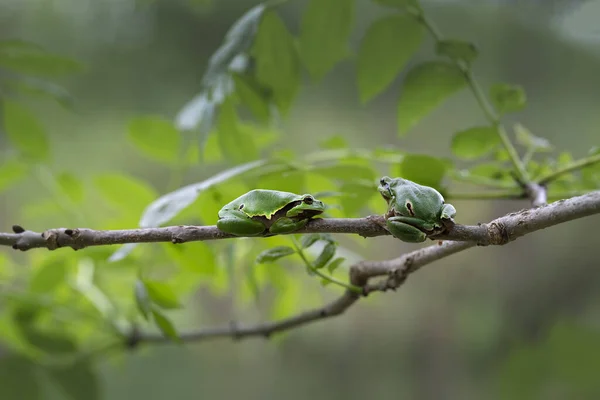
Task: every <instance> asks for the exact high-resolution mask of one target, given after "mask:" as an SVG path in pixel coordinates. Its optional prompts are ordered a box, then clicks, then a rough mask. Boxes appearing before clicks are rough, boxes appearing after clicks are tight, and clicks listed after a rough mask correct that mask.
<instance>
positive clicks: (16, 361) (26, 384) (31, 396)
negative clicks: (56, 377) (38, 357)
mask: <svg viewBox="0 0 600 400" xmlns="http://www.w3.org/2000/svg"><path fill="white" fill-rule="evenodd" d="M5 351H7V352H8V354H6V353H5V354H4V356H3V357H2V358H0V376H1V377H2V397H3V398H5V399H24V400H41V399H43V398H45V397H46V396H44V395H43V393H44V391H45V389H43V388H42V385H40V379H39V375H38V373H37V372H38V367H37V365H36V364H35V363H34V362H33V361H31V360H29V359H28V358H25V357H23V356H21V355H17V354H11V353H10V350H5Z"/></svg>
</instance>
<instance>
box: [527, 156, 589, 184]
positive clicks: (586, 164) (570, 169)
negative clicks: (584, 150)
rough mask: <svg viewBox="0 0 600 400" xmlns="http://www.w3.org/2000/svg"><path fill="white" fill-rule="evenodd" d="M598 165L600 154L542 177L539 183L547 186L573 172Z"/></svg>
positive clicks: (574, 162) (572, 163)
mask: <svg viewBox="0 0 600 400" xmlns="http://www.w3.org/2000/svg"><path fill="white" fill-rule="evenodd" d="M596 163H600V154H596V155H593V156H590V157H586V158H582V159H580V160H577V161H573V162H571V163H569V164H567V165H565V166H564V167H562V168H559V169H557V170H556V171H553V172H549V173H547V174H546V175H542V176H541V177H539V178H538V182H539V183H540V185H547V184H548V183H550V182H552V181H553V180H555V179H557V178H558V177H560V176H561V175H564V174H568V173H569V172H573V171H576V170H579V169H582V168H585V167H589V166H590V165H593V164H596Z"/></svg>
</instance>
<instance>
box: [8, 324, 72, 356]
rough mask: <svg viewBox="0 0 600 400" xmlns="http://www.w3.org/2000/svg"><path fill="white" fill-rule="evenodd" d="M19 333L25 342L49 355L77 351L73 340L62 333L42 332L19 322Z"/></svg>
mask: <svg viewBox="0 0 600 400" xmlns="http://www.w3.org/2000/svg"><path fill="white" fill-rule="evenodd" d="M20 329H21V333H22V334H23V337H24V338H25V339H26V340H27V342H28V343H29V344H31V345H33V346H35V347H37V348H38V349H40V350H42V351H44V352H45V353H48V354H50V355H66V354H74V353H76V352H77V345H76V344H75V341H74V340H73V339H72V338H70V337H68V336H66V335H65V334H62V333H57V332H44V331H41V330H38V329H37V328H34V327H33V326H30V325H25V324H21V326H20Z"/></svg>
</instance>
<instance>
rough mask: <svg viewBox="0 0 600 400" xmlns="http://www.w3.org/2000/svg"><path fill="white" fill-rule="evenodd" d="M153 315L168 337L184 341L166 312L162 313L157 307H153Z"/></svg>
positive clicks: (176, 340)
mask: <svg viewBox="0 0 600 400" xmlns="http://www.w3.org/2000/svg"><path fill="white" fill-rule="evenodd" d="M152 316H154V323H156V326H158V328H159V329H160V331H161V332H162V333H163V334H164V335H165V336H166V337H168V338H169V339H171V340H173V341H174V342H176V343H182V341H181V338H180V337H179V335H178V334H177V331H176V330H175V326H173V323H172V322H171V321H170V320H169V319H168V318H167V317H166V316H165V315H164V314H162V313H161V312H160V311H158V310H157V309H153V310H152Z"/></svg>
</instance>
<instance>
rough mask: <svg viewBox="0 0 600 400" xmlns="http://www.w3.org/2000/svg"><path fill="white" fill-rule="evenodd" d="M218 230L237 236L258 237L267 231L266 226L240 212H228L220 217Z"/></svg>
mask: <svg viewBox="0 0 600 400" xmlns="http://www.w3.org/2000/svg"><path fill="white" fill-rule="evenodd" d="M217 228H219V230H221V231H223V232H227V233H230V234H232V235H237V236H258V235H260V234H261V233H263V232H264V231H265V225H264V224H263V223H262V222H260V221H255V220H253V219H252V218H250V217H249V216H247V215H246V214H244V213H243V212H241V211H238V210H228V211H227V212H225V213H223V215H222V216H219V220H218V221H217Z"/></svg>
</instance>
